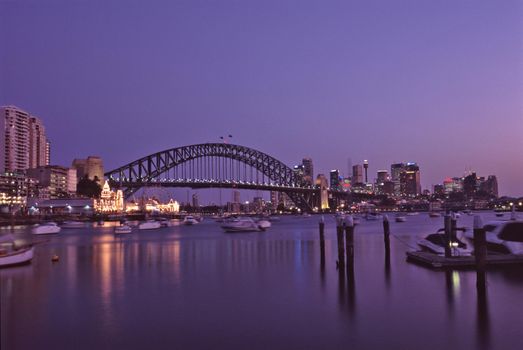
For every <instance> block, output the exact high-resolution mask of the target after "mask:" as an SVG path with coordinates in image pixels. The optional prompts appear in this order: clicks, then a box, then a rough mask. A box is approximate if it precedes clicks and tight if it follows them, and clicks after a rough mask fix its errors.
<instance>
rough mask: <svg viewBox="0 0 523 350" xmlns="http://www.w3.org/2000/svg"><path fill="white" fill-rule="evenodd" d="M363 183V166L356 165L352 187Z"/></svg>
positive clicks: (353, 169)
mask: <svg viewBox="0 0 523 350" xmlns="http://www.w3.org/2000/svg"><path fill="white" fill-rule="evenodd" d="M362 183H363V166H362V165H361V164H356V165H354V166H353V167H352V185H355V184H362Z"/></svg>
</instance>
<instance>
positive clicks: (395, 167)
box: [390, 163, 405, 196]
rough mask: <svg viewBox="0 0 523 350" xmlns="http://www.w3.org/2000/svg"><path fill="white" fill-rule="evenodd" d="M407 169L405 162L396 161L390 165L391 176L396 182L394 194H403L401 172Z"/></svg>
mask: <svg viewBox="0 0 523 350" xmlns="http://www.w3.org/2000/svg"><path fill="white" fill-rule="evenodd" d="M404 169H405V164H404V163H394V164H391V166H390V177H391V181H392V182H393V183H394V195H396V196H400V195H401V183H400V182H401V173H402V172H403V170H404Z"/></svg>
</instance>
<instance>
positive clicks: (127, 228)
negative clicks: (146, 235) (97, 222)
mask: <svg viewBox="0 0 523 350" xmlns="http://www.w3.org/2000/svg"><path fill="white" fill-rule="evenodd" d="M132 232H133V229H132V227H131V226H127V225H125V224H124V225H121V226H116V227H115V228H114V233H115V234H122V233H132Z"/></svg>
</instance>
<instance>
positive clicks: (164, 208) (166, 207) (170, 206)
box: [157, 198, 180, 214]
mask: <svg viewBox="0 0 523 350" xmlns="http://www.w3.org/2000/svg"><path fill="white" fill-rule="evenodd" d="M157 208H158V210H159V211H160V213H166V214H176V213H178V212H179V211H180V204H178V202H177V201H175V200H174V199H172V198H171V199H170V200H169V202H167V203H165V204H162V203H158V204H157Z"/></svg>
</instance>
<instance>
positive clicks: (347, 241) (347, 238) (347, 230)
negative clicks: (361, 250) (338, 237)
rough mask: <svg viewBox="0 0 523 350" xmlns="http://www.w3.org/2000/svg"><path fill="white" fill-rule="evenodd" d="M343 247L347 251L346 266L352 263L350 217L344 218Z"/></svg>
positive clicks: (352, 247)
mask: <svg viewBox="0 0 523 350" xmlns="http://www.w3.org/2000/svg"><path fill="white" fill-rule="evenodd" d="M345 247H346V250H347V265H351V264H352V263H353V262H354V219H353V218H352V215H348V216H347V217H346V218H345Z"/></svg>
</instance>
